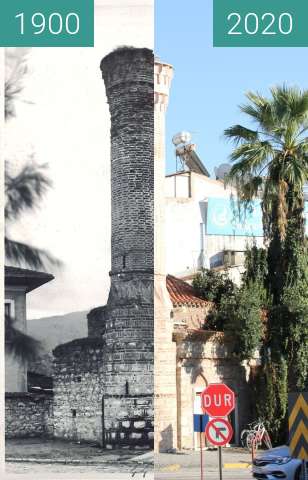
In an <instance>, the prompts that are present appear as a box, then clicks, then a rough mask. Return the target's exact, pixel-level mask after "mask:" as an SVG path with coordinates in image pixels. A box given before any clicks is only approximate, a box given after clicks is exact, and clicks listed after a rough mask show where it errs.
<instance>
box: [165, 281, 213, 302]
mask: <svg viewBox="0 0 308 480" xmlns="http://www.w3.org/2000/svg"><path fill="white" fill-rule="evenodd" d="M167 290H168V293H169V296H170V300H171V302H172V304H173V306H174V307H178V306H184V305H186V306H192V307H207V306H209V305H210V302H208V301H206V300H203V299H202V298H200V297H197V296H196V293H195V291H194V289H193V287H192V286H191V285H189V283H186V282H184V281H183V280H181V279H179V278H176V277H173V276H172V275H167Z"/></svg>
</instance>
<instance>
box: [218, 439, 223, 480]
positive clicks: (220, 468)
mask: <svg viewBox="0 0 308 480" xmlns="http://www.w3.org/2000/svg"><path fill="white" fill-rule="evenodd" d="M218 458H219V480H222V453H221V447H218Z"/></svg>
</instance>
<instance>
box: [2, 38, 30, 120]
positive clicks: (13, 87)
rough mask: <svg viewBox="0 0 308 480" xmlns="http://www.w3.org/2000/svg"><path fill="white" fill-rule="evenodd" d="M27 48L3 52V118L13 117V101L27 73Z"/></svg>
mask: <svg viewBox="0 0 308 480" xmlns="http://www.w3.org/2000/svg"><path fill="white" fill-rule="evenodd" d="M28 51H29V49H28V48H7V49H6V52H5V103H4V107H5V108H4V111H5V118H6V119H7V120H8V119H10V118H12V117H14V116H15V101H16V99H17V98H18V96H19V94H20V93H21V92H22V90H23V88H24V85H23V80H24V77H25V75H26V73H27V71H28V67H27V58H26V57H27V54H28Z"/></svg>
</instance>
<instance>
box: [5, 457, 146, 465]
mask: <svg viewBox="0 0 308 480" xmlns="http://www.w3.org/2000/svg"><path fill="white" fill-rule="evenodd" d="M5 461H6V462H7V463H42V464H44V463H51V464H59V465H115V464H119V463H121V464H122V465H131V461H132V460H129V459H125V460H123V461H121V458H115V459H114V460H104V461H97V460H66V459H64V458H63V459H51V458H31V457H27V458H22V457H16V458H14V457H7V458H6V459H5ZM135 463H137V462H136V461H135ZM138 463H139V464H142V465H151V464H150V463H149V462H142V461H140V462H138Z"/></svg>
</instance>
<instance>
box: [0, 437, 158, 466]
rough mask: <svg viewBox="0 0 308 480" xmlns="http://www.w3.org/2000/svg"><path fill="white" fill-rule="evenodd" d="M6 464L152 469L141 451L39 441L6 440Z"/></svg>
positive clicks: (148, 456)
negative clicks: (117, 465) (118, 465)
mask: <svg viewBox="0 0 308 480" xmlns="http://www.w3.org/2000/svg"><path fill="white" fill-rule="evenodd" d="M5 457H6V462H14V463H17V462H34V463H59V464H71V465H74V464H75V465H98V464H105V463H106V464H115V463H121V464H122V463H130V462H134V463H140V464H144V465H148V466H150V465H153V454H152V453H151V452H146V453H145V452H144V450H141V451H139V450H102V449H101V448H100V447H98V446H96V445H91V444H79V443H75V442H69V441H63V440H47V439H41V438H25V439H7V440H6V442H5Z"/></svg>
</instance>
